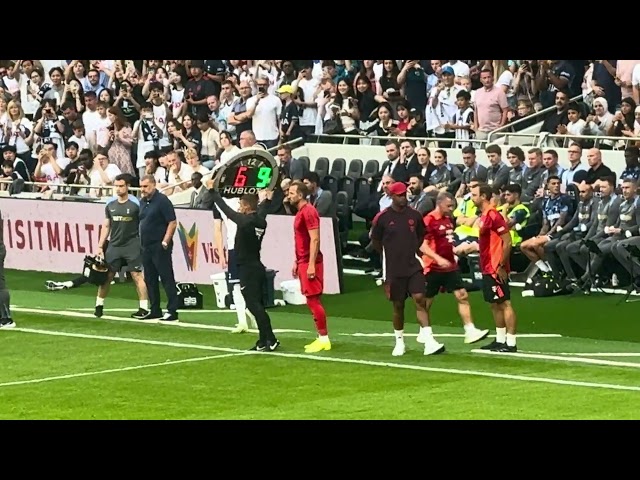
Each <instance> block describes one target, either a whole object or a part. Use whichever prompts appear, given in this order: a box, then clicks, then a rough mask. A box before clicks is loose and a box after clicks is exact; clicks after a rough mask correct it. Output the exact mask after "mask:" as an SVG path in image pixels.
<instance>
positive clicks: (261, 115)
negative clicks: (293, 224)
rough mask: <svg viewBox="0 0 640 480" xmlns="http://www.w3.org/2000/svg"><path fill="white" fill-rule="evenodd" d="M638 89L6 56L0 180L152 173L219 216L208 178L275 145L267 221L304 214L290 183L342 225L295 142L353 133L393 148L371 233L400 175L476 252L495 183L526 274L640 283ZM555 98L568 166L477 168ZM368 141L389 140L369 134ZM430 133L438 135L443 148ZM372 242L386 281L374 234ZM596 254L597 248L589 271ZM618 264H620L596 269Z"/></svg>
mask: <svg viewBox="0 0 640 480" xmlns="http://www.w3.org/2000/svg"><path fill="white" fill-rule="evenodd" d="M639 95H640V60H589V61H585V60H404V61H399V60H313V61H310V60H309V61H307V60H12V61H0V146H1V147H2V152H3V159H4V161H3V164H2V177H0V183H1V185H2V189H8V190H9V192H10V193H12V194H13V193H20V192H21V191H23V190H25V189H26V190H30V189H32V188H33V189H35V190H37V191H41V192H44V193H45V194H50V193H51V192H60V191H63V192H64V193H67V194H71V195H80V196H89V197H99V196H103V195H105V192H107V189H108V188H110V186H111V185H112V184H113V181H114V179H115V177H116V176H117V175H118V174H120V173H130V174H133V175H134V176H136V177H137V178H141V177H142V176H143V175H145V174H151V175H153V176H154V177H155V178H156V181H157V183H158V188H159V189H161V190H162V191H164V192H165V193H167V194H168V195H172V194H178V193H180V192H181V191H185V190H189V191H190V198H191V201H190V203H189V206H190V207H192V208H207V209H209V208H211V206H212V202H213V200H212V199H211V198H210V196H209V195H208V191H207V190H206V188H204V185H203V181H202V176H203V175H205V174H206V173H207V172H209V171H210V170H211V169H212V168H214V167H215V166H216V165H217V164H219V163H220V162H225V161H226V160H227V159H229V158H231V157H232V156H233V155H234V154H235V152H237V151H238V149H240V148H245V147H249V146H258V147H261V148H267V149H273V151H274V152H275V153H277V155H278V157H279V159H280V162H281V165H282V168H283V171H284V175H283V183H282V185H281V188H280V189H276V190H275V191H274V192H269V193H267V192H265V193H262V196H263V197H264V196H269V197H270V198H271V199H272V200H273V201H272V202H271V209H272V211H271V212H270V213H272V214H292V213H294V210H295V209H293V208H292V207H291V206H290V205H289V204H288V202H287V189H288V185H289V183H290V182H291V181H295V180H303V181H304V182H305V184H307V186H308V187H309V190H310V197H309V200H310V202H311V203H312V204H313V205H314V206H315V207H316V209H317V210H318V212H319V214H320V215H321V216H336V215H337V213H336V198H335V195H334V193H335V192H332V191H330V189H328V188H324V187H325V185H324V175H322V174H319V173H318V172H315V171H309V169H308V166H307V165H306V164H305V163H304V162H302V161H301V160H300V159H296V158H293V156H292V148H295V146H297V145H298V144H296V143H295V142H294V143H293V145H291V144H290V143H288V142H291V141H295V140H296V139H299V138H301V139H302V141H304V140H306V139H311V138H314V136H316V135H329V136H330V135H337V134H350V135H354V138H349V139H348V142H349V143H354V144H358V143H364V142H369V143H372V142H381V143H383V144H385V143H386V145H385V149H386V155H387V162H385V163H384V164H383V165H382V168H380V169H379V170H377V172H375V173H374V174H372V175H370V176H369V177H368V181H369V185H370V187H369V188H370V192H369V193H370V194H369V195H362V196H360V195H359V196H357V197H356V198H354V201H353V205H352V209H353V211H354V212H355V213H356V214H358V215H359V216H361V217H362V218H364V219H365V220H367V223H368V225H370V223H371V220H372V219H373V218H374V217H375V215H376V214H377V213H378V212H379V211H380V210H382V209H384V208H386V207H387V206H388V205H389V204H390V198H389V196H388V195H387V187H388V185H390V184H391V183H392V182H393V181H400V182H405V183H407V184H408V186H409V189H408V195H409V201H410V204H411V205H412V206H414V207H415V208H417V209H418V210H420V211H421V212H422V213H423V214H426V213H428V212H430V211H431V210H432V209H433V208H434V201H435V198H436V196H437V194H438V193H439V192H442V191H448V192H450V193H452V194H453V195H454V196H455V198H456V200H457V205H456V209H455V213H454V215H455V217H456V238H455V241H456V244H457V247H456V249H457V252H458V254H459V255H460V257H461V258H465V257H468V258H469V259H472V258H473V257H474V255H475V253H476V252H477V242H476V241H475V239H476V238H477V221H478V217H477V214H476V212H475V210H474V208H475V207H474V206H473V203H472V202H470V199H469V188H470V186H471V185H473V184H474V183H475V182H487V183H489V184H490V185H491V186H492V187H493V188H494V190H495V193H496V197H495V202H496V204H497V205H498V206H499V208H500V209H501V211H502V212H503V214H504V216H505V219H507V221H508V223H509V225H510V226H511V227H512V236H513V241H514V244H515V245H517V246H518V247H519V248H520V249H521V252H522V254H523V255H524V256H525V258H526V259H528V260H529V261H530V264H531V268H529V269H528V271H527V274H526V278H527V280H529V281H532V282H533V281H535V279H536V278H537V277H536V275H537V272H538V271H539V272H541V273H542V274H543V275H547V276H549V275H551V274H554V276H555V277H558V278H559V279H562V280H563V281H565V282H568V283H569V284H577V283H581V284H586V283H589V282H593V281H596V282H598V283H608V282H614V283H616V282H618V283H620V281H625V280H621V279H622V278H626V280H628V281H631V282H633V281H634V280H636V281H637V279H636V278H633V277H635V276H636V275H635V273H634V272H637V273H638V274H640V265H638V266H637V268H636V270H633V271H630V270H627V268H628V267H629V265H630V262H628V261H627V260H628V259H629V258H635V257H634V252H635V251H634V250H633V249H632V248H627V245H629V244H631V245H636V242H635V240H636V239H638V238H640V237H638V226H637V225H638V223H637V222H636V220H635V213H634V212H635V208H636V207H635V206H636V204H637V201H636V196H635V195H636V193H635V192H636V187H637V181H638V177H639V175H640V163H639V156H640V155H639V151H638V147H637V146H636V145H635V142H634V141H633V139H634V138H635V137H638V136H639V135H640V122H639V121H638V120H636V119H640V106H638V105H640V103H639V102H640V98H639ZM575 97H580V99H579V101H574V100H572V99H574V98H575ZM554 105H555V107H556V109H555V110H552V111H551V112H550V113H549V114H548V115H546V116H545V118H544V123H543V125H542V128H541V131H542V132H549V133H553V134H559V135H564V136H565V141H564V142H557V143H556V145H557V147H565V148H568V149H569V155H570V157H569V161H570V163H571V168H569V169H566V170H565V169H564V168H562V167H561V166H559V165H558V153H557V151H556V150H555V149H554V148H553V145H551V147H552V148H546V149H537V148H530V149H529V148H528V149H525V150H526V151H525V150H523V149H521V148H520V147H505V146H503V147H499V146H497V145H488V146H486V148H485V152H486V154H487V157H488V159H489V163H490V166H489V168H486V167H484V166H481V165H479V164H478V163H477V162H476V160H475V158H476V149H477V148H483V147H484V145H481V144H479V143H474V142H473V140H476V141H480V140H485V139H487V137H488V135H489V133H490V132H492V131H494V130H496V129H497V128H504V127H508V126H509V125H510V124H513V126H512V127H511V130H512V131H520V130H522V129H525V128H527V127H528V126H531V125H532V124H534V123H536V122H538V121H540V120H542V119H541V118H539V117H534V116H533V114H534V113H535V112H538V111H540V110H542V109H545V108H549V107H553V106H554ZM528 116H531V120H530V121H527V120H526V118H527V117H528ZM516 122H517V123H516ZM366 135H373V136H376V137H380V136H388V137H390V138H389V140H388V141H385V140H378V139H367V138H357V137H358V136H359V137H364V136H366ZM578 135H594V136H596V135H599V136H613V137H629V139H630V140H631V142H624V141H616V140H610V139H604V140H602V141H599V142H597V144H595V143H594V142H593V141H592V140H585V139H580V138H573V137H572V136H578ZM315 138H317V137H315ZM421 138H430V139H433V138H435V139H438V140H439V142H438V148H437V149H433V148H432V149H429V148H427V146H426V145H424V144H421V143H420V142H419V139H421ZM405 139H406V140H405ZM331 140H332V139H331V137H329V138H328V139H327V137H324V138H323V141H331ZM416 140H418V142H416ZM336 141H337V142H340V143H342V141H343V139H342V137H336ZM596 146H597V148H595V147H596ZM443 147H444V148H446V147H457V148H460V149H461V150H462V151H461V153H462V158H463V162H464V165H451V164H449V163H448V162H447V153H446V150H443V149H442V148H443ZM625 147H626V148H625ZM583 149H584V151H585V152H586V155H583ZM604 149H615V150H618V149H624V156H625V160H626V162H627V169H626V170H625V172H624V173H623V174H622V175H621V176H620V177H619V178H616V177H615V174H614V173H613V172H612V171H611V170H610V169H609V168H608V167H607V166H606V165H604V164H603V163H602V156H601V150H604ZM621 154H622V153H621ZM503 155H506V160H507V162H505V161H504V160H503V158H502V156H503ZM583 156H586V160H587V161H586V163H584V162H583V161H582V160H581V159H582V157H583ZM25 181H27V182H28V181H35V182H38V185H37V186H34V187H31V186H28V185H27V186H25V184H24V182H25ZM65 185H74V186H73V187H66V186H65ZM82 185H88V186H92V187H104V189H103V190H101V189H100V188H92V189H89V188H83V187H82ZM625 192H626V193H625ZM605 205H610V207H606V208H605ZM587 217H588V219H589V220H590V223H589V222H588V221H587ZM634 222H636V223H634ZM585 239H587V240H589V239H593V241H594V242H595V245H596V247H593V246H592V244H591V243H588V242H584V240H585ZM603 242H604V243H603ZM361 244H362V247H363V253H362V254H363V255H366V256H368V257H370V258H371V259H372V266H373V269H374V270H376V271H378V270H379V269H380V268H379V267H380V265H381V263H380V259H379V256H378V254H377V253H376V252H375V251H374V250H372V249H371V248H370V239H369V232H367V233H365V234H363V237H362V238H361ZM598 245H599V246H600V247H599V248H600V250H598V251H601V255H597V256H595V257H594V259H593V260H592V261H589V256H588V255H589V253H588V252H589V251H591V252H595V251H596V250H595V248H598ZM613 247H615V248H613ZM589 249H591V250H589ZM606 255H611V256H612V257H613V258H616V259H618V260H620V262H613V263H612V262H602V261H597V259H598V258H600V259H604V258H605V257H606ZM585 259H586V260H585ZM612 265H614V267H613V268H612ZM617 265H619V266H620V268H618V267H617ZM578 272H579V273H578Z"/></svg>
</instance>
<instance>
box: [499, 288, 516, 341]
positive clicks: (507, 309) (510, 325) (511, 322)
mask: <svg viewBox="0 0 640 480" xmlns="http://www.w3.org/2000/svg"><path fill="white" fill-rule="evenodd" d="M498 306H499V308H500V310H501V311H502V318H503V319H504V323H505V326H506V329H507V333H506V348H502V349H500V350H498V351H499V352H516V351H517V347H516V331H517V323H518V321H517V318H516V312H515V311H514V310H513V306H512V305H511V301H510V300H506V301H505V302H503V303H501V304H499V305H498Z"/></svg>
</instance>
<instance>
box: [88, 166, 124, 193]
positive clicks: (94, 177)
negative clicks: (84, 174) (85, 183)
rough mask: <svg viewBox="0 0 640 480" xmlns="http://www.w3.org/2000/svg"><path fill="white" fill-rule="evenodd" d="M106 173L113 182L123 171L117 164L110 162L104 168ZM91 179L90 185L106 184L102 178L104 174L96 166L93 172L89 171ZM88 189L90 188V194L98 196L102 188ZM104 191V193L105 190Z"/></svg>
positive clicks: (99, 185)
mask: <svg viewBox="0 0 640 480" xmlns="http://www.w3.org/2000/svg"><path fill="white" fill-rule="evenodd" d="M104 173H105V174H106V175H107V177H108V178H109V180H110V181H111V183H113V181H114V180H115V179H116V177H117V176H118V175H120V174H121V173H122V172H121V171H120V169H119V168H118V166H117V165H115V164H113V163H110V164H109V165H107V167H106V168H105V169H104ZM89 179H90V180H91V183H90V185H91V186H92V187H101V186H103V185H106V184H105V183H104V181H103V180H102V175H100V172H99V171H98V170H96V169H95V168H92V169H91V172H89ZM88 190H89V195H90V196H92V197H97V196H98V193H100V190H98V189H97V188H90V189H88ZM102 193H103V194H104V192H102ZM109 194H111V192H109Z"/></svg>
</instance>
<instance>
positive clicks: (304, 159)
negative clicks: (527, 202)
mask: <svg viewBox="0 0 640 480" xmlns="http://www.w3.org/2000/svg"><path fill="white" fill-rule="evenodd" d="M298 160H300V161H301V162H302V164H303V165H304V167H305V170H306V171H309V169H310V168H311V167H310V166H309V165H311V161H310V160H309V157H307V156H306V155H302V156H301V157H298Z"/></svg>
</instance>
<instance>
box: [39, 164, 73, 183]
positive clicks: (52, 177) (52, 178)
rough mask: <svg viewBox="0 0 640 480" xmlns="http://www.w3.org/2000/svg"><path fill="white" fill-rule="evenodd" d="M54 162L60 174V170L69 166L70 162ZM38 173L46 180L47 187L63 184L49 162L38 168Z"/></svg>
mask: <svg viewBox="0 0 640 480" xmlns="http://www.w3.org/2000/svg"><path fill="white" fill-rule="evenodd" d="M55 162H56V163H57V164H58V167H60V173H62V170H64V169H65V168H66V167H67V165H69V163H70V160H69V159H68V158H58V159H56V160H55ZM40 172H41V173H42V175H44V176H45V177H46V178H47V183H48V184H49V185H61V184H63V183H64V181H63V179H62V177H61V176H59V175H58V174H57V173H56V171H55V170H54V169H53V166H51V163H50V162H47V163H45V164H43V165H42V166H41V167H40Z"/></svg>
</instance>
